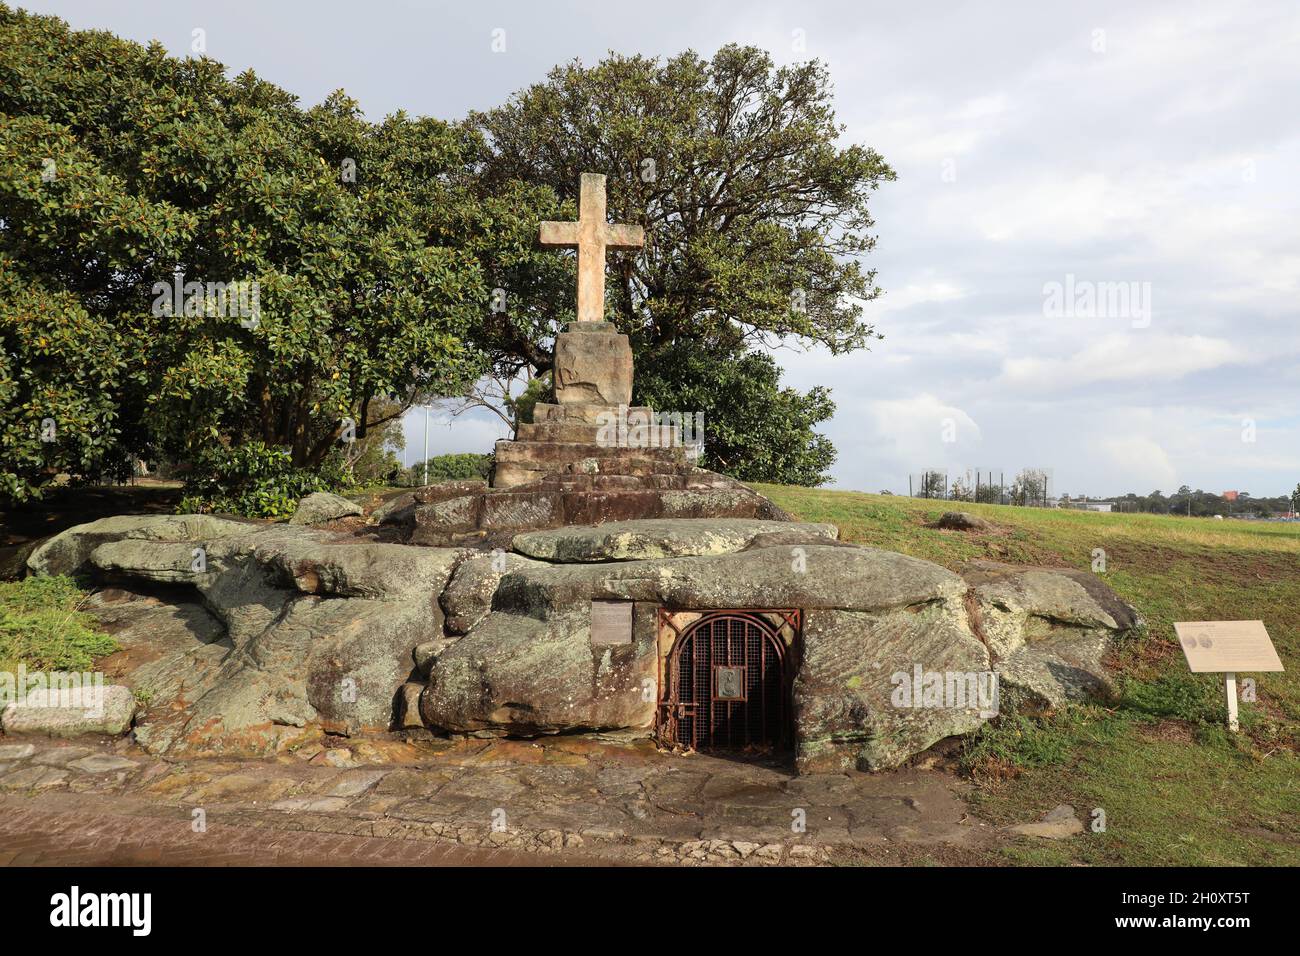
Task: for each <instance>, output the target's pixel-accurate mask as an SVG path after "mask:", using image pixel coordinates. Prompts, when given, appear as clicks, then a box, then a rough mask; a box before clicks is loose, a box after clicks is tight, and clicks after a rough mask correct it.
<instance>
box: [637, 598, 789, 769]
mask: <svg viewBox="0 0 1300 956" xmlns="http://www.w3.org/2000/svg"><path fill="white" fill-rule="evenodd" d="M673 613H674V612H673V611H670V610H668V609H663V608H661V609H660V612H659V614H660V621H661V622H663V623H667V624H668V625H669V626H670V627H673V629H674V630H676V626H675V625H674V624H673V623H672V620H671V615H672V614H673ZM764 614H777V615H780V616H781V618H782V619H783V620H784V621H785V623H786V624H788V625H789V626H790V628H791V630H792V631H793V633H794V635H795V638H796V640H797V638H798V633H799V624H800V613H799V611H797V610H780V611H773V610H769V609H760V610H753V609H750V610H726V611H710V612H708V613H706V614H704V615H703V616H702V617H701V618H699V619H698V620H695V621H692V622H691V623H690V624H689V625H688V626H686V627H685V628H684V629H682V630H681V631H680V632H679V633H678V636H677V639H676V640H675V641H674V643H673V647H672V650H671V652H670V653H669V656H668V662H667V673H666V674H665V680H664V683H663V686H662V693H661V695H660V701H659V711H658V717H657V722H658V727H657V732H658V735H659V737H660V739H661V740H663V741H664V742H665V743H675V744H680V745H682V746H684V747H689V748H691V749H694V750H710V749H742V748H752V747H782V746H785V745H787V744H788V743H789V742H790V739H791V736H792V728H791V714H790V699H791V683H792V681H793V673H792V671H793V668H792V667H791V661H792V658H793V648H791V647H787V646H786V643H785V641H784V640H782V638H781V636H780V635H779V634H778V633H777V629H776V628H775V627H774V626H773V625H772V624H771V623H770V622H768V621H767V620H765V619H764V618H763V617H762V615H764Z"/></svg>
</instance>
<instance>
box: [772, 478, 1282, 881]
mask: <svg viewBox="0 0 1300 956" xmlns="http://www.w3.org/2000/svg"><path fill="white" fill-rule="evenodd" d="M755 488H756V489H757V490H759V491H761V492H762V493H763V494H765V495H767V496H768V497H770V498H771V499H772V500H773V501H775V502H776V503H777V504H778V505H780V506H781V507H783V508H785V509H786V510H787V511H789V512H791V513H792V514H794V515H797V516H798V517H800V518H802V519H804V520H807V521H828V522H832V523H834V524H835V525H837V526H838V527H839V528H840V533H841V537H842V538H843V539H844V540H847V541H855V542H858V543H861V544H866V545H872V546H875V547H881V548H888V549H891V550H894V551H901V552H903V553H905V554H911V555H915V556H916V557H920V558H925V559H927V560H930V561H934V562H936V563H938V564H942V565H944V566H946V567H949V568H954V569H955V568H957V567H958V566H960V565H961V564H962V563H963V562H964V561H967V560H970V559H972V558H987V559H992V560H997V561H1004V562H1007V563H1010V564H1038V565H1050V566H1057V567H1075V568H1082V569H1089V568H1091V567H1092V562H1093V552H1094V549H1102V550H1103V551H1104V552H1105V561H1106V572H1105V574H1104V575H1103V577H1104V579H1105V581H1106V582H1107V583H1108V584H1110V586H1111V587H1113V588H1114V589H1115V591H1117V592H1118V593H1119V594H1120V595H1121V596H1123V597H1124V598H1125V599H1126V600H1127V601H1129V602H1130V603H1131V604H1133V605H1134V606H1135V607H1136V608H1137V609H1138V610H1139V611H1140V612H1141V614H1142V615H1143V617H1145V618H1146V621H1147V630H1146V633H1144V634H1141V635H1138V636H1137V637H1136V638H1134V639H1132V640H1130V641H1128V642H1127V643H1126V644H1125V645H1123V646H1120V647H1117V648H1116V649H1115V652H1114V655H1113V663H1114V665H1115V667H1116V669H1117V670H1118V672H1119V673H1120V675H1121V683H1122V686H1123V691H1124V692H1123V699H1122V701H1121V703H1120V704H1119V705H1118V707H1116V708H1115V709H1114V710H1108V709H1105V708H1101V707H1077V708H1073V709H1071V710H1069V711H1066V712H1062V713H1059V714H1057V715H1055V716H1052V717H1048V718H1044V719H1041V720H1033V719H1028V718H1023V717H1003V718H1001V719H1000V720H999V721H998V722H997V725H996V726H992V725H990V726H989V727H987V728H986V729H985V731H984V732H983V733H981V734H980V735H979V736H977V737H976V738H974V739H973V740H972V741H971V742H970V744H969V746H968V747H967V751H966V755H965V766H966V768H967V770H968V772H970V773H971V775H972V776H973V778H974V779H975V780H976V781H977V782H978V783H979V788H978V790H977V792H976V794H975V796H974V798H973V800H974V803H975V806H976V809H977V810H978V812H979V813H980V814H982V815H983V816H985V817H987V818H988V819H990V820H992V821H994V822H997V823H1010V822H1023V821H1028V820H1034V819H1037V818H1038V817H1039V816H1040V815H1041V814H1042V813H1044V812H1045V811H1047V810H1049V809H1051V808H1052V807H1053V806H1055V805H1056V804H1058V803H1069V804H1071V805H1072V806H1074V807H1075V809H1076V810H1077V811H1078V812H1079V815H1080V817H1081V818H1084V819H1085V820H1086V819H1087V817H1088V816H1089V815H1091V814H1092V812H1093V811H1094V810H1096V809H1100V810H1102V811H1104V813H1105V831H1104V832H1089V833H1087V834H1085V835H1083V836H1079V837H1074V838H1072V839H1069V840H1065V841H1059V842H1057V841H1048V840H1038V839H1032V838H1024V839H1022V840H1020V841H1017V842H1016V843H1014V844H1012V845H1010V846H1009V847H1008V848H1007V850H1006V851H1005V852H1006V853H1007V856H1008V857H1009V861H1011V862H1017V863H1061V864H1065V863H1076V862H1077V863H1091V864H1128V865H1140V864H1151V865H1188V866H1191V865H1261V864H1263V865H1270V864H1271V865H1300V733H1298V731H1300V673H1298V670H1297V666H1296V664H1295V662H1296V661H1297V659H1298V658H1300V525H1296V524H1281V523H1263V522H1242V521H1215V520H1213V519H1200V518H1190V519H1189V518H1177V517H1167V516H1158V515H1129V514H1098V513H1092V512H1079V511H1056V510H1048V509H1033V508H1014V507H1008V506H999V505H974V504H963V505H960V506H954V505H953V503H951V502H947V503H945V502H939V501H927V500H924V499H917V498H906V497H901V496H890V495H870V494H861V493H857V492H841V491H825V490H818V489H809V488H794V487H787V486H782V485H755ZM954 507H960V508H961V510H964V511H969V512H971V513H973V514H977V515H979V516H981V517H983V518H986V519H988V520H990V521H992V522H994V523H995V524H996V525H997V526H998V527H997V530H996V531H994V532H990V533H976V534H964V533H962V532H950V531H935V530H931V529H929V528H926V527H925V526H924V525H925V524H926V523H927V522H929V521H932V520H933V519H935V518H937V517H938V516H939V515H940V514H941V513H942V512H943V511H946V510H952V509H953V508H954ZM1251 619H1260V620H1262V621H1263V622H1264V624H1265V626H1266V627H1267V628H1268V632H1269V635H1270V636H1271V637H1272V639H1273V643H1274V644H1275V645H1276V647H1277V650H1278V654H1279V655H1280V656H1281V658H1282V661H1283V664H1284V665H1286V666H1288V667H1289V668H1290V670H1289V672H1287V673H1282V674H1253V675H1245V676H1250V677H1253V678H1254V679H1255V681H1256V685H1257V694H1258V702H1257V703H1253V704H1251V703H1243V704H1242V725H1243V729H1242V733H1240V734H1235V735H1234V734H1229V733H1228V732H1227V731H1226V729H1225V728H1224V721H1225V719H1226V705H1225V703H1224V696H1223V686H1222V683H1221V678H1218V677H1216V676H1215V675H1193V674H1191V673H1189V672H1188V670H1187V666H1186V664H1185V662H1184V660H1183V655H1182V652H1181V651H1180V650H1179V648H1178V645H1177V644H1176V642H1175V641H1174V631H1173V622H1174V621H1195V620H1251Z"/></svg>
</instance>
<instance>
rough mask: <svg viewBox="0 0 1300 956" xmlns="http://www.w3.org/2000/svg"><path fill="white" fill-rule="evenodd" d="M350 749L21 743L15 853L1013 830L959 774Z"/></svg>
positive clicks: (175, 857) (518, 744)
mask: <svg viewBox="0 0 1300 956" xmlns="http://www.w3.org/2000/svg"><path fill="white" fill-rule="evenodd" d="M336 743H337V745H336V746H333V747H328V748H327V747H320V746H315V745H313V746H311V747H308V748H304V749H301V750H299V751H297V752H295V753H293V754H285V755H282V756H280V757H279V758H276V759H273V760H235V759H220V758H208V759H195V760H187V761H183V762H171V761H164V760H160V759H157V758H155V757H152V756H150V755H148V754H146V753H144V752H143V751H142V750H140V749H139V748H138V747H135V746H134V745H132V744H130V743H129V742H128V741H119V742H116V743H109V742H104V743H102V744H99V745H97V746H87V745H86V743H85V741H84V739H83V740H82V741H79V742H78V743H76V744H70V743H68V742H65V741H56V740H46V739H43V738H32V737H28V738H22V739H19V738H13V737H8V738H5V743H4V749H2V750H0V837H2V838H3V839H0V847H3V850H2V851H0V864H6V863H11V864H22V863H49V864H58V863H70V862H79V861H80V862H84V861H86V860H88V859H90V860H94V861H98V862H100V863H107V862H122V863H139V862H160V861H163V862H172V863H178V864H187V863H194V864H213V863H216V864H222V863H252V864H259V863H261V864H274V863H336V862H349V861H354V862H385V861H387V862H394V863H424V864H462V865H476V864H483V863H488V864H490V863H503V862H504V863H511V864H519V863H526V864H531V863H542V864H550V863H579V862H585V863H592V862H602V863H607V862H625V863H663V864H686V865H713V864H740V865H772V864H794V865H812V864H820V863H836V862H869V863H890V862H917V861H928V860H934V861H942V862H950V863H951V862H978V861H979V859H980V858H981V857H983V856H984V855H985V854H986V852H987V851H988V850H989V849H990V847H991V846H992V844H993V843H994V842H995V841H996V840H998V839H999V836H998V835H997V833H996V832H995V831H994V828H993V827H991V826H989V825H987V824H985V823H983V822H982V821H980V820H978V819H976V818H973V817H972V816H970V815H969V813H968V812H967V809H966V804H965V802H964V801H963V799H962V794H963V792H964V790H965V786H966V785H965V784H964V782H962V781H961V780H959V779H958V778H956V777H954V776H952V775H951V774H950V773H947V772H944V771H942V770H902V771H895V772H891V773H879V774H863V773H843V774H819V775H816V776H806V777H797V776H795V775H794V774H793V773H792V772H790V770H788V769H787V768H785V767H782V766H779V765H774V764H771V763H764V762H762V761H757V760H731V759H723V758H720V757H711V756H704V755H700V754H688V755H685V756H683V755H671V754H665V753H661V752H659V751H657V750H656V749H655V748H654V747H653V746H652V745H651V744H650V743H649V742H648V741H619V740H612V739H610V740H606V739H595V738H589V737H582V738H579V737H555V738H549V739H545V740H540V741H519V740H474V739H468V740H456V741H449V740H401V739H397V738H396V737H394V738H393V739H387V738H385V739H369V740H352V741H345V740H342V739H340V740H338V741H337V742H336ZM87 820H98V821H100V823H99V825H98V826H97V827H95V826H89V825H88V824H86V823H85V821H87ZM141 821H144V823H143V824H142V823H141ZM200 823H201V824H202V826H200ZM88 826H89V831H88V832H86V831H87V827H88ZM290 833H292V834H298V835H297V836H294V837H293V838H292V840H290V842H289V843H286V842H285V840H287V839H289V838H288V837H287V836H286V834H290ZM24 834H26V836H23V835H24ZM32 834H36V835H37V837H32ZM250 834H251V836H250ZM259 834H260V836H259ZM20 837H21V838H22V839H21V842H16V841H19V838H20ZM337 838H351V839H354V840H363V841H380V842H379V843H378V844H374V845H371V844H365V847H364V852H363V850H362V849H359V847H361V846H362V845H361V844H356V845H353V844H348V846H349V847H350V849H349V850H348V852H347V853H342V854H340V852H339V851H338V850H337V846H336V844H335V843H331V842H324V841H327V840H329V839H337ZM337 845H340V846H341V845H342V844H337ZM429 845H434V846H436V847H439V848H441V849H440V850H439V851H438V852H434V851H433V850H421V849H419V848H420V847H427V846H429ZM385 847H386V848H387V849H384V848H385ZM16 848H17V849H16ZM453 850H454V851H455V852H451V851H453ZM353 853H357V854H362V856H360V857H356V858H354V857H351V856H349V854H353Z"/></svg>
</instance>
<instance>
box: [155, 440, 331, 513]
mask: <svg viewBox="0 0 1300 956" xmlns="http://www.w3.org/2000/svg"><path fill="white" fill-rule="evenodd" d="M348 484H349V479H348V473H347V472H346V471H345V470H344V468H343V466H342V463H341V461H340V460H339V459H338V458H337V457H334V458H330V459H327V460H326V461H325V462H322V463H321V464H320V465H318V466H317V467H316V468H314V469H308V468H299V467H297V466H295V465H294V464H293V459H292V457H291V456H290V454H289V452H288V449H285V448H272V447H268V446H267V445H264V444H262V443H261V442H260V441H251V442H248V443H247V444H244V445H240V446H238V447H235V448H225V447H223V446H221V445H216V446H213V447H212V448H210V449H207V450H205V451H204V452H202V453H201V454H200V455H199V456H198V458H197V459H196V461H195V463H194V473H193V474H192V475H191V477H190V479H189V480H188V481H187V482H186V483H185V497H184V498H183V499H182V500H181V504H180V511H182V512H219V513H222V514H233V515H240V516H243V517H246V518H288V517H290V516H291V515H292V514H293V512H294V510H295V509H296V508H297V506H298V501H299V499H301V498H302V497H303V496H304V495H309V494H311V493H312V492H314V491H340V490H342V489H343V488H345V487H347V485H348Z"/></svg>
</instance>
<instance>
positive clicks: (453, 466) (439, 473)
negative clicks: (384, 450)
mask: <svg viewBox="0 0 1300 956" xmlns="http://www.w3.org/2000/svg"><path fill="white" fill-rule="evenodd" d="M494 457H495V456H493V455H476V454H473V453H469V452H465V453H461V454H456V455H434V456H433V457H432V458H430V459H429V482H430V484H433V483H435V482H439V481H467V480H470V479H474V478H482V479H484V480H486V479H487V476H488V475H489V474H490V473H491V472H492V464H493V461H494ZM409 479H410V481H411V482H412V483H423V482H424V463H423V462H420V463H418V464H415V465H412V466H411V468H410V470H409Z"/></svg>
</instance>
